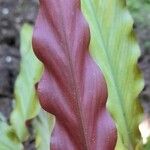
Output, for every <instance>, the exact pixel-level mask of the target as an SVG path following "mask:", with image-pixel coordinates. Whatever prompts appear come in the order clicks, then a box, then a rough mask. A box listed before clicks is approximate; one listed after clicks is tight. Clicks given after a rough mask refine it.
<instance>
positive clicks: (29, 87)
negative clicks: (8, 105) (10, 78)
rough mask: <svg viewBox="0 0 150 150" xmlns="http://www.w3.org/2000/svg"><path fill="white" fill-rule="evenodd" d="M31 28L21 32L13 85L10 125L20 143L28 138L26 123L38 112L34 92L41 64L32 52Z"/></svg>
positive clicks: (28, 27)
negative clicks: (13, 104)
mask: <svg viewBox="0 0 150 150" xmlns="http://www.w3.org/2000/svg"><path fill="white" fill-rule="evenodd" d="M31 41H32V27H31V26H30V25H28V24H25V25H24V26H23V27H22V30H21V48H20V51H21V57H22V58H21V66H20V73H19V75H18V77H17V80H16V83H15V92H14V94H15V107H14V110H13V112H12V114H11V124H12V126H13V129H14V130H15V132H16V134H17V136H18V138H19V139H20V141H25V140H27V138H28V130H27V127H26V121H28V120H30V119H32V118H34V117H35V116H36V115H37V114H38V113H39V111H40V105H39V101H38V98H37V95H36V92H35V83H36V82H37V81H38V80H39V78H40V76H41V73H42V64H41V63H40V61H39V60H38V59H37V58H36V57H35V56H34V53H33V50H32V44H31Z"/></svg>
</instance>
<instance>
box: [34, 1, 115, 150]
mask: <svg viewBox="0 0 150 150" xmlns="http://www.w3.org/2000/svg"><path fill="white" fill-rule="evenodd" d="M40 2H41V3H40V10H39V15H38V19H37V22H36V25H35V31H34V34H33V47H34V51H35V53H36V55H37V56H38V58H39V59H40V60H41V61H42V62H43V63H44V67H45V71H44V74H43V77H42V79H41V81H40V82H39V85H38V95H39V98H40V102H41V105H42V107H43V108H44V109H45V110H46V111H48V112H49V113H52V114H54V115H55V116H56V123H55V126H54V130H53V133H52V137H51V150H83V149H84V150H99V149H102V150H114V147H115V144H116V130H115V125H114V123H113V122H112V119H111V118H110V116H109V114H108V112H107V111H106V108H105V104H106V100H107V87H106V83H105V80H104V77H103V75H102V73H101V71H100V69H99V67H98V66H97V65H96V63H95V62H94V61H93V60H92V59H91V57H90V55H89V51H88V49H89V39H90V34H89V28H88V25H87V23H86V22H85V20H84V18H83V16H82V13H81V11H80V1H79V0H63V1H62V0H57V1H56V0H41V1H40Z"/></svg>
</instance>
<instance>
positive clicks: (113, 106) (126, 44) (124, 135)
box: [81, 0, 143, 150]
mask: <svg viewBox="0 0 150 150" xmlns="http://www.w3.org/2000/svg"><path fill="white" fill-rule="evenodd" d="M81 7H82V10H83V14H84V15H85V17H86V19H87V22H88V23H89V26H90V31H91V43H90V49H91V55H92V56H93V58H94V59H95V60H96V62H97V63H98V65H99V66H100V67H101V69H102V71H103V73H104V75H105V78H106V81H107V85H108V90H109V97H108V104H107V106H108V109H109V111H110V113H111V114H112V116H113V118H114V120H115V121H116V125H117V130H118V141H117V145H116V150H135V149H136V147H137V146H139V145H138V143H140V134H139V129H138V124H139V121H140V119H141V115H142V108H141V106H140V104H139V101H138V99H137V97H138V95H139V93H140V91H141V90H142V88H143V79H142V77H141V73H140V71H139V68H138V67H137V59H138V57H139V56H140V50H139V46H138V44H137V41H136V38H135V35H134V33H133V29H132V26H133V20H132V18H131V16H130V14H129V12H128V10H127V7H126V1H125V0H81Z"/></svg>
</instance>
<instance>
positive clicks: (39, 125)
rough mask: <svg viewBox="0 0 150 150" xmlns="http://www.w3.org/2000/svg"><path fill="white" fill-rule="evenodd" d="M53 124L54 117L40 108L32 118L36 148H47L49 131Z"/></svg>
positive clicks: (49, 136)
mask: <svg viewBox="0 0 150 150" xmlns="http://www.w3.org/2000/svg"><path fill="white" fill-rule="evenodd" d="M53 126H54V117H53V116H52V115H50V114H48V113H47V112H45V111H44V110H42V109H41V111H40V113H39V115H38V116H37V117H36V118H35V119H34V120H33V127H34V132H35V137H36V149H37V150H49V149H50V140H51V133H52V129H53Z"/></svg>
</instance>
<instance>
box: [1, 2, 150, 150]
mask: <svg viewBox="0 0 150 150" xmlns="http://www.w3.org/2000/svg"><path fill="white" fill-rule="evenodd" d="M37 10H38V2H37V0H0V35H1V36H0V112H1V113H2V114H4V116H5V117H6V118H7V119H9V115H10V112H11V111H12V99H13V87H14V82H15V79H16V76H17V75H18V72H19V65H20V52H19V46H20V45H19V43H20V42H19V31H20V28H21V26H22V24H23V23H25V22H28V23H30V24H34V21H35V18H36V16H37ZM136 32H137V35H138V39H139V42H140V46H141V49H142V55H141V58H140V59H139V65H140V68H141V70H142V72H143V74H144V78H145V84H146V85H145V88H144V90H143V92H142V94H141V102H142V105H143V107H144V111H145V112H146V113H149V114H150V67H149V66H150V46H145V44H144V43H145V41H150V28H149V27H143V26H142V25H140V24H136ZM24 145H25V150H34V149H35V147H34V139H33V137H32V138H31V139H30V140H29V141H27V142H26V143H24Z"/></svg>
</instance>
